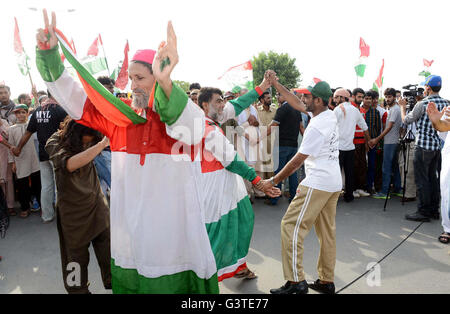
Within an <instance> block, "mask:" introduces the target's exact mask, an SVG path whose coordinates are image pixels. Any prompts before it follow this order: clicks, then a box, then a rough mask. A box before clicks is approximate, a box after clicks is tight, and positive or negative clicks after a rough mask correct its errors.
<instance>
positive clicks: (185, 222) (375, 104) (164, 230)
mask: <svg viewBox="0 0 450 314" xmlns="http://www.w3.org/2000/svg"><path fill="white" fill-rule="evenodd" d="M45 17H46V13H45ZM45 23H46V25H45V30H44V29H41V30H40V31H39V33H38V35H37V45H38V50H37V60H38V62H37V65H38V70H39V72H40V74H41V76H42V78H43V79H44V81H46V83H47V88H48V90H47V91H45V92H44V91H42V92H36V91H35V90H34V89H33V92H32V97H30V95H28V94H21V95H20V96H19V97H18V103H17V104H16V103H15V102H14V101H12V100H11V91H10V88H9V87H8V86H5V85H2V86H0V132H1V133H0V183H1V189H0V193H1V194H0V201H1V205H2V206H1V207H0V208H2V207H4V209H5V210H4V212H2V213H3V216H0V221H2V223H1V224H0V230H2V233H3V235H4V232H5V230H6V228H7V225H8V223H7V221H8V219H9V217H10V216H15V215H17V212H16V208H15V205H16V203H15V201H16V200H17V201H18V203H19V204H20V214H19V216H20V217H21V218H24V219H25V218H27V217H28V216H29V215H30V213H32V212H38V213H41V219H42V222H43V223H50V222H52V221H53V220H54V219H55V218H56V223H57V227H58V235H59V239H60V250H61V263H62V273H63V279H64V285H65V288H66V290H67V291H68V292H69V293H89V289H88V272H87V267H88V263H89V252H88V248H89V245H90V244H92V245H93V247H94V249H95V253H96V257H97V260H98V263H99V266H100V269H101V273H102V279H103V284H104V286H105V288H106V289H111V288H112V289H113V291H114V292H115V293H193V292H200V293H217V292H218V284H217V283H218V282H219V281H222V280H225V279H227V278H230V277H236V278H246V279H254V278H256V277H257V276H256V274H255V273H254V272H253V271H251V270H250V269H249V268H248V267H247V264H246V256H247V254H248V250H249V245H250V240H251V236H252V231H253V223H254V215H253V210H252V203H254V202H255V201H256V199H258V198H263V199H265V203H266V204H267V205H270V206H276V205H277V204H278V202H279V199H280V198H281V197H283V196H285V197H286V198H287V199H288V201H289V207H288V209H287V210H286V213H285V215H284V217H283V219H282V221H281V243H282V254H281V256H282V264H283V273H284V277H285V280H286V284H285V285H283V286H282V287H280V288H278V289H272V290H271V291H270V292H271V293H273V294H289V293H307V292H308V289H309V288H310V289H314V290H317V291H319V292H322V293H334V292H335V287H334V283H333V282H334V271H335V262H336V237H335V233H336V226H335V216H336V207H337V204H338V200H339V197H340V196H341V197H342V200H343V201H344V202H355V199H356V198H360V197H373V198H377V199H384V200H386V199H389V198H391V197H393V196H398V197H399V200H401V201H403V202H409V201H417V211H416V212H415V213H412V214H407V215H406V216H405V218H406V219H408V220H412V221H420V222H428V221H430V220H431V219H439V218H442V225H443V228H444V232H443V233H442V234H441V235H440V236H439V238H438V239H439V241H440V242H442V243H449V241H450V223H449V210H448V209H449V203H450V201H449V194H450V193H449V184H448V181H449V172H450V168H449V167H450V166H449V163H450V161H449V160H448V158H450V151H449V146H450V145H449V140H447V141H446V142H444V141H445V137H444V136H443V135H445V134H446V133H445V132H447V131H448V130H449V124H450V121H449V119H450V109H449V108H450V106H449V102H448V101H447V100H445V99H443V98H441V97H440V96H439V92H440V90H441V87H442V79H441V78H440V77H439V76H429V77H428V78H427V79H426V81H425V82H424V84H423V87H424V88H423V91H422V90H420V92H418V93H417V94H416V95H414V97H413V98H414V99H413V100H412V99H411V98H409V99H408V100H407V99H405V98H404V97H402V95H401V92H399V91H398V90H396V89H394V88H386V89H385V90H384V93H383V95H379V93H378V91H376V90H368V91H364V90H363V89H361V88H355V89H353V90H348V89H346V88H343V87H336V88H333V89H332V88H331V87H330V85H329V84H328V83H327V82H325V81H321V82H318V83H316V84H315V85H314V86H308V87H307V88H296V89H292V90H289V89H287V88H286V87H285V86H283V85H282V84H281V83H280V82H279V80H278V77H277V74H276V73H275V72H274V71H272V70H270V69H267V71H266V72H265V74H264V79H263V81H262V82H261V83H260V85H258V86H257V87H256V88H253V89H250V90H248V89H246V88H241V87H238V86H236V87H235V88H233V89H232V90H231V91H227V92H225V93H223V91H221V90H220V89H218V88H213V87H201V86H200V84H199V83H194V84H191V86H190V88H189V91H187V92H186V91H183V90H182V89H181V88H180V87H178V86H176V85H175V84H173V83H172V81H171V79H170V74H171V72H172V70H173V68H174V67H175V66H176V64H177V62H178V54H177V50H176V36H175V33H174V31H173V27H172V25H171V23H169V25H168V38H167V42H166V43H163V44H161V46H160V47H159V49H158V51H154V50H150V49H145V50H138V51H137V52H136V54H135V55H134V56H133V58H132V59H131V61H130V66H129V78H130V80H131V89H132V94H131V95H132V97H131V99H129V98H127V97H125V98H124V96H126V95H127V94H123V93H119V94H118V93H116V94H115V96H116V97H117V98H116V99H120V101H118V102H116V101H115V100H114V101H112V100H111V98H108V97H109V96H108V97H105V99H106V100H107V102H105V101H104V100H101V99H100V98H99V97H94V96H95V95H94V94H92V93H93V92H92V90H94V89H95V88H92V89H90V90H85V89H84V88H83V87H82V86H80V85H78V84H74V79H73V78H72V77H71V76H70V74H69V73H68V72H67V70H65V69H64V66H62V62H60V61H58V60H60V59H59V54H58V49H57V39H56V34H55V31H56V18H55V16H53V17H52V23H51V24H49V22H48V18H47V17H46V19H45ZM47 33H48V34H49V35H48V36H47ZM166 59H169V60H170V62H165V60H166ZM50 73H51V75H50ZM98 82H100V83H101V86H102V87H101V88H103V89H104V90H107V91H109V92H110V93H111V94H114V84H115V82H114V81H113V80H112V79H110V78H108V77H99V78H98ZM272 88H273V89H274V90H276V102H274V97H273V95H272ZM73 95H75V96H73ZM380 96H381V97H380ZM383 96H384V97H383ZM32 98H33V99H32ZM105 104H106V105H105ZM130 108H131V109H132V110H129V109H130ZM127 110H129V111H127ZM199 125H200V127H199ZM186 130H187V131H186ZM199 131H200V132H199ZM439 131H441V132H443V133H442V134H440V133H439ZM441 136H442V137H441ZM30 139H32V140H30ZM444 143H446V144H445V145H446V146H445V147H444ZM183 156H184V157H186V156H187V157H188V158H187V159H186V158H184V159H183ZM198 156H200V158H197V157H198ZM111 172H113V174H114V175H111ZM439 176H440V180H441V182H439ZM185 181H186V182H192V183H193V184H184V182H185ZM441 191H442V193H441ZM167 195H172V196H173V197H170V198H167V197H166V196H167ZM440 213H441V214H440ZM313 226H314V227H315V229H316V233H317V236H318V238H319V242H320V247H321V248H320V256H319V263H318V274H319V279H318V280H316V281H314V282H310V283H307V282H306V280H305V274H304V272H303V265H302V256H303V242H304V239H305V237H306V236H307V234H308V233H309V231H310V230H311V228H312V227H313ZM162 238H164V239H165V243H161V241H160V239H162ZM155 252H158V254H155ZM71 262H77V263H79V264H80V266H81V281H80V282H81V283H80V284H78V285H71V284H70V282H68V281H67V280H65V279H66V278H67V277H68V275H69V273H68V269H67V265H68V264H69V263H71Z"/></svg>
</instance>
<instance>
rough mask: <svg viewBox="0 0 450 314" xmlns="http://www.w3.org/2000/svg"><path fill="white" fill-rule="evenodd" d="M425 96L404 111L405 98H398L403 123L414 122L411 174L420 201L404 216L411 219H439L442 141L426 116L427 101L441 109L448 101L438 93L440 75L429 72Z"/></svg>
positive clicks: (440, 80)
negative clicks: (414, 142)
mask: <svg viewBox="0 0 450 314" xmlns="http://www.w3.org/2000/svg"><path fill="white" fill-rule="evenodd" d="M423 85H424V86H425V95H427V97H426V98H425V99H423V100H422V101H421V102H419V103H417V104H416V105H415V106H414V108H413V109H412V110H410V112H409V113H408V114H407V113H406V110H407V100H406V99H404V98H402V99H401V100H400V101H399V105H400V107H401V113H402V120H403V123H405V124H407V125H409V124H412V123H414V122H416V134H415V135H416V146H415V151H414V170H415V172H414V175H415V182H416V186H417V195H418V198H419V203H418V205H417V212H415V213H413V214H408V215H406V216H405V218H406V219H407V220H412V221H425V222H428V221H430V219H431V218H433V219H439V198H440V187H439V180H438V174H437V171H438V163H439V160H440V158H441V142H440V138H439V135H438V133H437V131H436V130H435V129H434V128H433V125H432V123H431V121H430V119H429V118H428V115H427V112H426V109H427V106H428V103H430V102H434V103H435V104H436V107H437V109H438V110H439V111H441V110H442V109H443V108H444V107H445V106H446V105H448V103H449V102H448V101H447V100H445V99H443V98H441V97H440V96H439V91H440V90H441V87H442V79H441V77H440V76H436V75H430V76H428V77H427V78H426V80H425V82H424V83H423Z"/></svg>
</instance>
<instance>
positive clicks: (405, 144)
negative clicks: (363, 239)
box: [383, 130, 414, 211]
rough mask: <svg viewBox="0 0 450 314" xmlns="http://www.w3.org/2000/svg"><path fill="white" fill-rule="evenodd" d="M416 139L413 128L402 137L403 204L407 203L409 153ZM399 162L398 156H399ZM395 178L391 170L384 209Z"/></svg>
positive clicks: (384, 209)
mask: <svg viewBox="0 0 450 314" xmlns="http://www.w3.org/2000/svg"><path fill="white" fill-rule="evenodd" d="M413 141H414V135H413V134H412V132H411V130H408V131H407V132H406V135H405V136H404V137H403V138H401V139H400V148H401V152H402V157H403V187H402V190H403V197H402V205H405V194H406V176H407V175H408V171H409V154H410V148H409V145H408V144H409V143H411V142H413ZM397 162H398V158H397ZM393 178H394V172H393V171H391V176H390V180H389V186H388V191H387V194H386V200H385V202H384V208H383V211H386V206H387V202H388V200H389V196H390V194H391V184H392V181H393Z"/></svg>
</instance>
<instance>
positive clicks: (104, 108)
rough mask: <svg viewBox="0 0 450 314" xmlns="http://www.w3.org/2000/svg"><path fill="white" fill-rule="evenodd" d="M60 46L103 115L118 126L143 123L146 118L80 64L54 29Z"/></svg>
mask: <svg viewBox="0 0 450 314" xmlns="http://www.w3.org/2000/svg"><path fill="white" fill-rule="evenodd" d="M56 37H57V38H58V41H59V44H60V47H61V49H62V51H63V53H64V56H65V57H66V59H67V61H68V62H69V63H70V64H71V65H72V67H73V68H74V69H75V70H76V72H77V74H78V77H79V79H80V82H81V84H82V85H83V88H84V90H85V92H86V94H87V97H89V99H90V100H91V101H92V103H93V104H94V106H95V107H96V108H97V109H98V110H99V111H100V112H102V114H103V116H104V117H105V118H107V119H108V120H109V121H111V122H112V123H114V124H115V125H117V126H119V127H126V126H127V125H129V124H130V122H132V123H133V124H140V123H145V122H146V121H147V120H146V119H145V118H143V117H141V116H140V115H138V114H137V113H136V112H135V111H134V110H133V109H132V108H131V107H130V106H129V105H127V104H125V103H124V102H123V101H121V100H120V99H119V98H117V97H115V96H114V95H113V94H111V93H110V92H109V91H108V90H107V89H106V88H105V87H104V86H103V85H102V84H101V83H100V82H99V81H97V80H96V79H95V78H94V77H93V76H92V75H91V74H90V73H89V71H88V70H87V69H86V68H85V67H84V66H83V65H82V64H81V62H80V61H79V60H78V58H77V56H76V55H75V53H74V50H73V48H72V47H71V45H70V43H69V41H68V40H67V38H66V36H64V34H63V33H62V32H61V31H60V30H58V29H56ZM154 93H155V87H154V88H153V91H152V93H151V99H150V105H152V104H153V99H154Z"/></svg>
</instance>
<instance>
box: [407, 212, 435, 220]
mask: <svg viewBox="0 0 450 314" xmlns="http://www.w3.org/2000/svg"><path fill="white" fill-rule="evenodd" d="M405 218H406V220H412V221H422V222H429V221H430V218H428V217H427V216H424V215H422V214H421V213H419V212H415V213H414V214H409V215H405Z"/></svg>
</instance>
